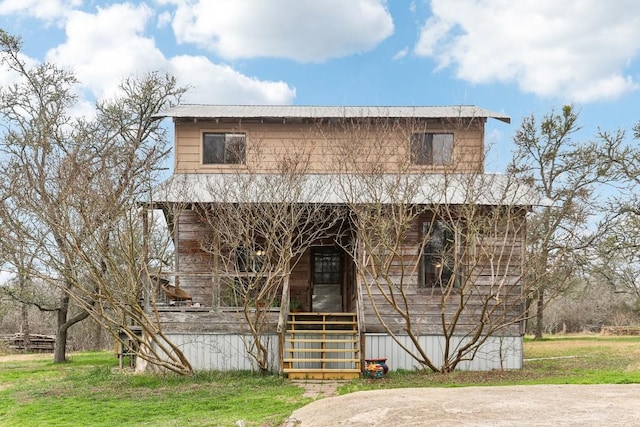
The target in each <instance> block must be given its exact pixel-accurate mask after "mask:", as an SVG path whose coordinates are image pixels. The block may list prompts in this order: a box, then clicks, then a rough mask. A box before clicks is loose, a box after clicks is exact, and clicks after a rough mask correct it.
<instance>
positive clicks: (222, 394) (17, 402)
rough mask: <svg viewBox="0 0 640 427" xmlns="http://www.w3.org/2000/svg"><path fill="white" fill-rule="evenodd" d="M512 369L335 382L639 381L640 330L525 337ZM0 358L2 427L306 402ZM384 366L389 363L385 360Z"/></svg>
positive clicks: (245, 377)
mask: <svg viewBox="0 0 640 427" xmlns="http://www.w3.org/2000/svg"><path fill="white" fill-rule="evenodd" d="M525 357H526V361H525V367H524V369H522V370H520V371H491V372H454V373H452V374H449V375H441V374H432V373H425V372H413V371H411V372H409V371H405V372H391V373H389V374H388V375H387V377H385V378H384V379H380V380H371V379H361V380H354V381H351V382H349V383H347V384H345V385H344V386H342V387H341V388H340V390H339V392H340V393H342V394H344V393H350V392H354V391H359V390H371V389H387V388H398V387H464V386H485V385H515V384H597V383H617V384H623V383H640V337H603V336H567V337H554V338H549V339H545V340H542V341H532V340H529V339H527V340H525ZM50 360H51V357H50V356H47V358H45V359H43V358H39V359H35V360H20V361H0V425H2V426H42V425H49V426H76V425H87V426H112V425H122V426H184V425H192V426H235V425H236V421H237V420H243V421H244V423H245V425H246V426H261V427H265V426H277V425H280V423H281V422H282V421H283V420H284V419H285V418H286V417H287V416H288V415H289V414H290V413H291V412H292V411H294V410H295V409H296V408H299V407H301V406H303V405H305V404H307V403H309V402H310V399H308V398H304V397H302V393H303V390H302V389H301V388H299V387H297V386H295V385H292V384H291V383H290V382H288V381H287V380H285V379H282V378H279V377H277V376H259V375H254V374H251V373H246V372H228V373H199V374H196V375H195V376H194V377H191V378H185V377H179V376H176V375H172V374H166V375H150V374H148V375H133V374H127V373H123V372H120V371H118V370H117V369H115V368H116V367H117V359H115V358H114V357H113V355H112V354H111V353H83V354H76V355H73V356H72V358H71V360H70V362H69V363H66V364H62V365H55V364H53V363H52V362H51V361H50ZM390 363H391V364H392V363H393V361H390Z"/></svg>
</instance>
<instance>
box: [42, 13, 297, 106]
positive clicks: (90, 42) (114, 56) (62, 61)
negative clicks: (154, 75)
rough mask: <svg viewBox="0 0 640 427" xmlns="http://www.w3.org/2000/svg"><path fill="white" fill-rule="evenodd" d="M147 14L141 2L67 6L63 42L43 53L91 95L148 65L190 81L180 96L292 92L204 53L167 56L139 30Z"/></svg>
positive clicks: (235, 98) (221, 98) (238, 98)
mask: <svg viewBox="0 0 640 427" xmlns="http://www.w3.org/2000/svg"><path fill="white" fill-rule="evenodd" d="M153 17H154V13H153V11H152V10H151V9H150V8H149V7H147V6H146V5H144V4H141V5H137V6H134V5H132V4H130V3H122V4H114V5H112V6H110V7H108V8H103V9H102V8H98V10H97V12H96V13H88V12H82V11H73V12H71V13H69V14H68V20H67V22H66V34H67V40H66V42H65V43H63V44H61V45H59V46H57V47H56V48H54V49H52V50H50V51H49V53H48V54H47V58H46V59H47V60H48V61H50V62H53V63H56V64H58V65H61V66H67V67H69V68H71V69H73V70H74V71H75V73H76V75H77V77H78V79H79V80H80V82H81V84H82V85H84V87H86V88H87V89H88V90H90V91H91V92H92V94H93V96H95V97H103V96H107V97H109V96H112V95H113V94H114V93H115V91H116V89H117V86H118V84H119V83H120V82H121V81H122V79H123V78H124V77H127V76H129V75H132V74H137V75H141V74H144V73H145V72H148V71H152V70H168V71H170V72H172V73H173V74H174V75H176V77H178V79H179V80H180V81H181V83H182V84H183V85H189V86H192V87H193V90H192V92H191V94H190V95H188V96H187V97H186V98H185V100H190V98H193V99H196V98H197V100H198V102H203V103H219V102H233V103H243V102H256V103H290V102H292V100H293V98H294V97H295V90H294V89H291V88H290V87H289V86H287V85H286V84H285V83H282V82H270V81H261V80H258V79H255V78H250V77H247V76H245V75H243V74H241V73H238V72H236V71H234V70H232V69H231V68H229V67H227V66H221V65H216V64H214V63H212V62H210V61H209V60H208V59H206V58H204V57H188V56H179V57H176V58H167V57H166V56H165V55H164V54H163V53H162V52H161V51H160V49H158V47H157V46H156V44H155V41H154V40H153V39H152V38H150V37H147V36H145V29H146V27H147V24H148V23H149V21H150V20H151V18H153ZM161 18H162V16H161ZM192 102H193V101H192Z"/></svg>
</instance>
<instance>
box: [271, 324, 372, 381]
mask: <svg viewBox="0 0 640 427" xmlns="http://www.w3.org/2000/svg"><path fill="white" fill-rule="evenodd" d="M359 341H360V335H359V332H358V322H357V318H356V314H355V313H290V314H289V317H288V322H287V337H286V340H285V349H284V360H283V362H284V365H283V371H284V373H286V374H287V375H288V376H289V378H292V379H351V378H358V377H359V376H360V354H359V353H360V342H359Z"/></svg>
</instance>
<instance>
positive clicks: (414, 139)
mask: <svg viewBox="0 0 640 427" xmlns="http://www.w3.org/2000/svg"><path fill="white" fill-rule="evenodd" d="M452 160H453V134H452V133H414V134H413V135H411V163H413V164H414V165H448V164H451V162H452Z"/></svg>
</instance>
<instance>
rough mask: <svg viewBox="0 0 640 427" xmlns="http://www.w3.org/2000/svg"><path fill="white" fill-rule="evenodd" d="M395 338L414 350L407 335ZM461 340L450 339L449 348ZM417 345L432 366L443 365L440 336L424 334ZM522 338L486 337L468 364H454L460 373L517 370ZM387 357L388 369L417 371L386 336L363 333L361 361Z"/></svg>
mask: <svg viewBox="0 0 640 427" xmlns="http://www.w3.org/2000/svg"><path fill="white" fill-rule="evenodd" d="M397 338H398V339H399V340H400V342H401V343H402V344H403V345H405V346H406V347H407V348H410V349H415V346H414V345H413V343H412V342H411V340H410V339H409V337H408V336H406V335H398V336H397ZM463 339H464V338H463V337H453V338H452V339H451V344H452V347H453V348H455V347H456V346H458V345H460V343H461V342H462V340H463ZM419 342H420V346H421V347H422V348H423V349H425V350H426V352H427V355H428V357H429V358H430V359H431V361H432V362H433V364H434V365H435V366H438V367H439V366H442V365H443V361H444V360H443V353H444V348H445V338H444V337H443V336H441V335H426V336H421V337H420V338H419ZM522 346H523V344H522V337H520V336H511V337H489V339H487V341H486V342H485V343H484V344H483V345H482V346H481V347H480V349H479V351H478V353H477V354H476V356H475V357H474V359H473V360H471V361H465V362H462V363H460V364H459V365H458V367H457V369H459V370H463V371H490V370H494V369H521V368H522V358H523V356H522V355H523V348H522ZM381 357H386V358H387V365H388V366H389V369H391V370H397V369H406V370H413V369H420V368H422V366H421V365H419V364H418V362H416V360H415V359H414V358H412V357H411V356H410V355H409V354H408V353H407V352H405V351H404V350H403V349H402V348H401V347H400V345H398V343H396V342H395V341H394V340H393V339H392V338H391V337H390V336H388V335H386V334H365V357H364V358H365V359H373V358H381Z"/></svg>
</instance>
